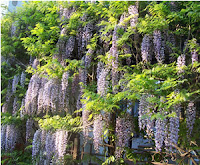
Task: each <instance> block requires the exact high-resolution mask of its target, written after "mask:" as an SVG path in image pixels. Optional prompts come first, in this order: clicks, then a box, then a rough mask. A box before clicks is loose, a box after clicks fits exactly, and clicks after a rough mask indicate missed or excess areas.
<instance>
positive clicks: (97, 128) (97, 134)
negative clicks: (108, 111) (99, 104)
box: [93, 115, 103, 152]
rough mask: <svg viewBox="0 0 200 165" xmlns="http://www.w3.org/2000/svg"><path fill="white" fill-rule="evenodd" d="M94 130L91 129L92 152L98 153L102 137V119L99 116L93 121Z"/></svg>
mask: <svg viewBox="0 0 200 165" xmlns="http://www.w3.org/2000/svg"><path fill="white" fill-rule="evenodd" d="M93 126H94V129H93V136H94V139H93V143H94V150H95V151H96V152H99V148H100V144H102V138H103V137H102V136H103V118H102V116H101V115H96V117H95V119H94V125H93Z"/></svg>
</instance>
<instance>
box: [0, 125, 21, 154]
mask: <svg viewBox="0 0 200 165" xmlns="http://www.w3.org/2000/svg"><path fill="white" fill-rule="evenodd" d="M19 139H20V130H19V129H18V128H17V127H16V126H15V125H14V124H9V125H2V127H1V149H3V150H5V151H6V152H11V151H13V150H14V148H15V146H16V143H17V142H18V140H19Z"/></svg>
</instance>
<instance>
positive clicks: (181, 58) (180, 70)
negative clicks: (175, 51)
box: [177, 54, 185, 74]
mask: <svg viewBox="0 0 200 165" xmlns="http://www.w3.org/2000/svg"><path fill="white" fill-rule="evenodd" d="M184 66H185V55H184V54H182V55H180V56H179V57H178V58H177V67H178V73H179V74H181V73H184V69H183V67H184Z"/></svg>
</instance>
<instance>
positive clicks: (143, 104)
mask: <svg viewBox="0 0 200 165" xmlns="http://www.w3.org/2000/svg"><path fill="white" fill-rule="evenodd" d="M146 99H147V96H146V95H143V96H142V97H141V99H140V102H139V110H138V123H139V128H140V130H142V129H143V130H144V129H145V127H146V125H147V119H146V118H143V116H144V115H146V113H147V112H146V110H147V106H148V102H147V101H146Z"/></svg>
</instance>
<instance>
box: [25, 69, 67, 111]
mask: <svg viewBox="0 0 200 165" xmlns="http://www.w3.org/2000/svg"><path fill="white" fill-rule="evenodd" d="M68 79H69V73H68V72H65V73H64V74H63V76H62V80H61V82H60V80H59V79H57V78H53V79H50V80H48V79H47V78H44V77H39V75H38V74H34V75H33V76H32V78H31V80H30V82H29V86H28V90H27V93H26V96H25V114H28V115H34V114H37V115H39V114H41V113H44V112H50V111H51V112H52V113H53V114H55V113H58V112H63V111H69V110H70V108H69V82H68Z"/></svg>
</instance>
